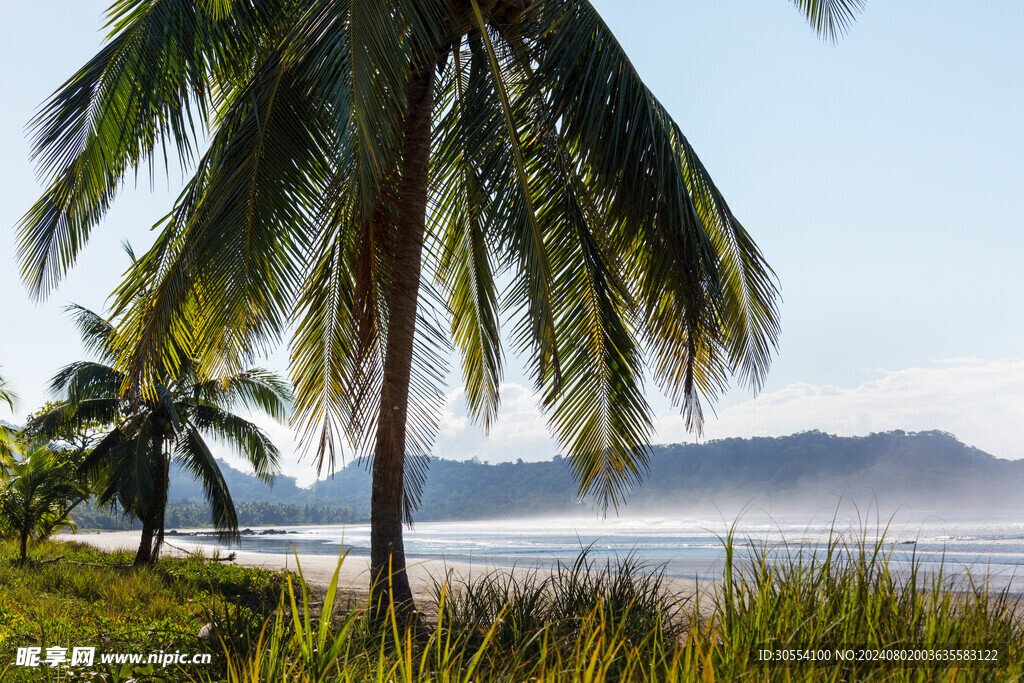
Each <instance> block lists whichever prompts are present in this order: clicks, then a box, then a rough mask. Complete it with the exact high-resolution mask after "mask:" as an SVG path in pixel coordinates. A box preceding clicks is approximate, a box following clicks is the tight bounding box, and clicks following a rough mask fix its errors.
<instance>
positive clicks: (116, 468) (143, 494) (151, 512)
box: [30, 306, 291, 565]
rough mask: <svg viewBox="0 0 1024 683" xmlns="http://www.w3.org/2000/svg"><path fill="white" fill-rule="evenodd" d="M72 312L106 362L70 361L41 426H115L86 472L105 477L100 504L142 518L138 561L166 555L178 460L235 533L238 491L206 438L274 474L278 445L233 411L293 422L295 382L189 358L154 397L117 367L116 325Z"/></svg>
mask: <svg viewBox="0 0 1024 683" xmlns="http://www.w3.org/2000/svg"><path fill="white" fill-rule="evenodd" d="M69 311H70V312H71V313H72V315H73V318H74V320H75V322H76V324H77V326H78V328H79V330H80V331H81V334H82V339H83V341H84V343H85V345H86V347H87V348H89V349H90V350H91V351H92V352H93V353H94V354H95V355H97V356H98V359H99V360H98V362H92V361H82V362H78V363H72V364H71V365H68V366H67V367H65V368H63V369H62V370H61V371H60V372H58V373H57V375H55V376H54V378H53V380H52V381H51V386H50V389H51V391H52V392H54V393H55V394H58V395H62V396H63V400H62V401H61V402H59V403H56V404H54V405H53V406H51V408H50V409H49V410H47V411H45V412H43V413H41V414H39V415H37V416H36V417H35V419H34V420H33V421H32V423H31V425H30V426H31V429H32V430H33V432H34V433H38V434H41V435H44V436H49V435H53V434H57V433H61V432H65V433H66V432H67V431H69V430H74V429H75V428H78V427H81V426H84V425H89V424H95V423H100V424H105V425H108V426H109V431H108V432H107V433H106V434H105V435H103V436H102V437H101V438H100V439H99V440H98V441H97V442H96V444H95V445H94V446H93V447H92V449H91V451H90V452H89V453H88V454H87V455H86V456H85V458H84V460H83V462H82V464H81V465H80V467H79V470H80V472H82V473H88V474H90V475H92V476H93V477H95V478H96V479H97V480H98V481H99V482H100V490H99V495H98V498H97V500H98V502H99V503H100V504H101V505H120V506H121V508H122V509H123V510H124V511H125V513H127V514H130V515H132V516H134V517H136V518H137V519H138V520H139V521H140V522H141V523H142V538H141V540H140V543H139V549H138V552H137V553H136V556H135V563H136V565H143V564H152V563H153V562H155V561H156V559H157V558H158V556H159V551H160V546H161V545H162V544H163V537H164V515H165V512H166V508H167V491H168V487H169V484H170V472H171V464H172V462H177V463H179V464H180V465H181V466H182V467H183V468H184V469H186V470H187V471H188V472H189V473H191V474H192V475H193V476H194V477H196V479H198V480H199V481H200V482H201V483H202V485H203V491H204V493H205V495H206V500H207V502H208V503H209V504H210V507H211V509H212V511H213V522H214V526H215V527H216V528H217V530H218V531H220V532H221V535H222V538H224V539H230V538H237V534H238V518H237V515H236V513H235V507H234V503H233V501H232V499H231V493H230V491H229V490H228V487H227V484H226V482H225V481H224V477H223V475H222V473H221V471H220V467H219V466H218V464H217V461H216V459H215V458H214V456H213V453H212V452H211V451H210V448H209V445H208V444H207V442H206V437H207V436H214V437H216V438H219V439H221V440H222V441H224V442H226V443H228V444H230V445H231V446H233V447H234V449H235V450H236V451H237V452H238V453H240V454H241V455H243V456H244V457H245V458H246V459H247V460H248V462H249V463H250V464H251V465H252V467H253V470H254V471H255V473H256V476H258V477H259V478H260V479H262V480H263V481H266V482H268V483H269V482H272V481H273V476H274V473H275V472H276V470H277V469H278V451H277V448H276V447H275V446H274V444H273V443H272V442H271V441H270V439H269V438H268V437H267V436H266V434H264V433H263V431H262V430H261V429H260V428H259V427H257V426H256V425H255V424H253V423H252V422H250V421H248V420H246V419H243V418H242V417H239V416H238V415H235V414H233V413H232V412H230V409H231V408H232V407H233V406H235V405H241V406H244V407H246V408H248V409H249V410H253V411H262V412H265V413H267V414H268V415H270V416H271V417H273V418H275V419H277V420H285V419H286V417H287V414H288V410H289V403H290V401H291V391H290V389H289V387H288V386H287V384H286V383H284V382H283V381H282V380H280V379H279V378H278V377H277V376H276V375H274V374H273V373H270V372H268V371H266V370H262V369H258V368H256V369H250V370H245V371H242V372H236V373H233V374H229V375H228V376H226V377H221V378H217V379H214V378H211V377H208V376H205V375H203V374H202V373H200V372H199V371H198V370H197V368H196V366H195V365H193V364H191V363H185V364H183V365H180V366H179V367H178V368H177V370H176V372H175V373H174V374H170V373H167V372H163V371H158V372H157V373H156V374H155V377H154V378H153V380H154V387H155V391H154V392H153V394H152V396H151V397H149V398H145V397H140V396H126V395H124V394H123V393H122V388H123V386H124V385H125V376H124V375H123V374H122V373H120V372H118V371H117V370H116V369H114V367H113V360H114V359H113V353H114V350H113V349H114V347H113V343H114V341H115V337H116V330H115V328H114V326H113V325H112V324H111V323H110V322H109V321H107V320H105V319H103V318H102V317H100V316H99V315H97V314H96V313H94V312H92V311H90V310H88V309H86V308H82V307H80V306H71V307H69Z"/></svg>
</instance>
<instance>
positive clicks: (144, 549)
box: [135, 519, 154, 567]
mask: <svg viewBox="0 0 1024 683" xmlns="http://www.w3.org/2000/svg"><path fill="white" fill-rule="evenodd" d="M153 530H154V529H153V522H152V521H150V520H148V519H147V520H143V522H142V539H141V540H140V541H139V549H138V551H136V553H135V566H136V567H141V566H143V565H147V564H150V563H151V560H152V556H153Z"/></svg>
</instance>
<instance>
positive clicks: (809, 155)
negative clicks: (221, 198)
mask: <svg viewBox="0 0 1024 683" xmlns="http://www.w3.org/2000/svg"><path fill="white" fill-rule="evenodd" d="M595 4H596V5H597V7H598V9H599V10H600V11H601V12H602V13H603V14H604V16H605V18H606V20H607V21H608V23H609V24H610V25H611V26H612V28H613V30H614V31H615V33H616V35H617V36H618V37H619V39H620V41H621V42H622V43H623V45H624V47H625V48H626V50H627V52H628V53H629V54H630V55H631V57H632V59H633V61H634V64H635V66H636V67H637V69H638V70H639V71H640V73H641V75H642V76H643V77H644V79H645V81H646V82H647V84H648V85H649V86H650V87H651V89H652V90H653V91H654V92H655V93H656V94H657V95H658V97H659V98H660V99H661V100H662V101H663V102H664V103H665V105H666V106H667V107H668V109H669V111H670V112H672V114H673V116H674V117H675V118H676V120H677V121H678V122H679V123H680V125H681V126H682V128H683V130H684V131H685V132H686V134H687V136H688V137H689V139H690V141H691V142H692V143H693V144H694V146H695V147H696V149H697V151H698V153H699V154H700V156H701V158H702V160H703V161H704V163H705V164H706V165H707V167H708V168H709V169H710V171H711V173H712V175H713V177H714V178H715V179H716V181H717V183H718V185H719V187H720V188H721V189H722V190H723V192H724V193H725V195H726V197H727V199H728V200H729V202H730V204H731V205H732V207H733V209H734V211H735V212H736V214H737V215H738V216H739V217H740V219H741V220H742V221H743V222H744V224H745V225H746V226H747V228H748V229H749V230H750V231H751V233H752V234H753V235H754V237H755V239H756V240H757V241H758V243H759V244H760V246H761V247H762V249H763V250H764V252H765V254H766V256H767V257H768V260H769V262H770V263H771V264H772V266H773V267H774V268H775V270H776V272H777V273H778V276H779V279H780V282H781V286H782V294H783V299H784V301H783V304H782V329H783V334H782V339H781V351H780V354H779V356H778V358H777V359H776V361H775V363H774V365H773V368H772V371H771V374H770V376H769V379H768V382H767V385H766V386H765V389H764V391H763V392H762V394H761V396H759V397H757V398H756V399H755V398H754V397H753V396H752V395H751V394H750V393H749V392H747V391H743V390H739V389H735V390H733V391H732V392H730V393H729V395H728V396H726V397H725V399H724V400H723V401H722V402H720V403H719V405H718V406H717V411H718V418H717V419H716V418H715V417H714V416H713V415H710V416H709V417H710V419H709V422H708V425H707V430H706V436H707V437H708V438H720V437H726V436H750V435H753V434H784V433H790V432H793V431H800V430H803V429H812V428H820V429H823V430H826V431H832V432H837V433H844V434H863V433H868V432H870V431H878V430H881V429H891V428H903V429H908V430H921V429H943V430H947V431H951V432H953V433H955V434H957V435H958V436H960V437H961V438H962V439H963V440H964V441H966V442H968V443H970V444H972V445H977V446H978V447H980V448H983V449H985V450H988V451H989V452H992V453H994V454H995V455H999V456H1001V457H1009V458H1019V457H1024V446H1022V445H1020V442H1021V439H1020V436H1021V434H1020V427H1019V425H1022V424H1024V360H1022V359H1024V348H1022V342H1021V340H1022V339H1024V316H1022V315H1021V313H1022V306H1021V303H1020V301H1019V299H1018V297H1019V296H1020V294H1021V292H1022V291H1024V268H1022V267H1021V265H1020V263H1019V260H1020V258H1021V254H1022V252H1024V236H1022V230H1021V227H1022V225H1021V223H1022V219H1021V208H1022V206H1021V204H1022V203H1024V200H1022V197H1024V193H1022V192H1021V189H1020V188H1021V187H1022V186H1024V166H1022V163H1021V160H1022V159H1024V127H1022V126H1021V125H1020V121H1021V120H1022V118H1024V117H1022V115H1024V89H1022V88H1021V86H1020V74H1021V70H1022V67H1024V49H1022V47H1021V41H1020V36H1022V35H1024V5H1022V4H1021V3H1017V2H1011V1H1010V0H1005V1H1002V2H995V1H993V2H986V3H964V2H962V1H960V2H953V1H946V0H941V1H935V2H924V1H923V0H918V1H913V2H903V3H889V2H881V1H879V0H869V2H868V6H867V11H866V13H865V14H864V15H863V16H862V17H861V18H860V20H859V21H858V22H857V23H856V24H855V25H854V26H853V29H852V31H851V33H850V35H849V36H847V37H846V38H845V39H843V40H842V41H841V42H840V43H839V44H838V45H837V46H835V47H833V46H831V45H830V44H828V43H823V42H821V41H820V40H818V39H817V38H816V37H815V36H814V34H813V32H812V31H811V30H810V29H809V28H808V27H807V26H806V24H805V23H804V22H803V20H802V19H801V17H800V16H799V15H798V13H797V11H796V10H795V9H794V8H793V7H792V5H791V3H789V2H786V1H785V0H736V1H735V2H729V3H722V2H712V1H711V0H687V1H685V2H680V1H678V0H676V1H673V2H660V1H645V2H636V3H621V2H611V1H610V0H600V1H598V2H596V3H595ZM104 7H105V3H104V2H96V1H95V0H81V1H75V2H71V1H60V2H58V1H50V2H39V3H16V4H15V5H14V6H13V7H11V8H8V9H7V11H6V19H7V21H6V22H5V26H4V28H3V29H2V30H3V40H2V41H0V50H2V51H3V59H2V60H0V63H2V64H3V65H4V66H3V72H2V79H3V80H2V91H3V92H4V93H5V94H6V95H7V97H6V102H5V106H4V107H3V108H2V110H0V150H2V153H0V183H2V187H3V188H4V194H3V201H2V202H0V301H2V302H3V303H2V305H0V316H2V320H3V323H4V324H3V329H4V331H3V333H2V335H0V366H2V368H3V373H4V375H5V376H6V377H8V378H9V379H10V380H11V381H12V382H13V383H14V384H15V385H16V387H17V389H18V390H19V392H20V393H21V395H22V397H23V400H22V402H21V405H20V406H19V410H18V412H17V413H16V414H15V416H14V417H15V418H20V417H22V416H23V415H24V413H25V412H26V411H28V410H31V409H33V408H34V407H35V406H37V405H38V404H39V403H40V402H41V401H42V400H44V395H43V391H42V388H43V385H44V383H45V380H46V378H48V377H49V376H50V375H51V374H52V373H53V372H54V371H55V370H56V369H57V368H58V367H59V366H61V365H62V364H64V363H67V362H70V361H72V360H75V359H77V358H79V357H80V355H81V349H80V348H79V345H78V342H77V335H76V334H75V332H74V330H73V329H72V328H71V326H70V325H69V324H68V322H67V320H66V318H65V317H64V316H63V315H62V314H61V311H60V309H61V306H63V305H64V304H65V303H66V302H68V301H75V302H77V303H81V304H85V305H88V306H90V307H93V308H96V309H102V307H103V305H104V301H105V298H106V296H107V294H108V292H109V291H110V290H111V289H112V287H113V286H114V285H115V284H116V282H117V278H118V276H119V274H120V273H121V271H122V270H123V268H124V266H125V260H124V257H123V256H122V254H121V252H120V249H119V247H118V243H119V242H120V240H121V239H122V238H125V237H128V238H130V239H131V240H132V242H133V243H134V244H136V245H137V246H139V247H142V246H145V245H146V244H148V242H149V240H150V239H151V235H150V233H149V232H148V228H149V226H150V225H151V224H152V223H153V222H154V220H155V219H156V218H158V217H159V216H160V215H162V214H163V213H164V212H165V211H166V209H167V207H168V206H169V202H170V200H171V197H172V196H173V194H174V192H175V190H176V188H177V186H178V183H179V182H180V180H179V179H178V178H172V179H171V180H170V182H168V181H166V180H165V179H163V178H160V177H158V178H157V189H156V191H155V192H153V193H150V191H149V180H148V175H147V174H146V173H145V172H144V173H143V174H142V175H141V176H140V182H139V187H138V189H135V190H133V189H131V188H129V189H128V190H127V191H125V192H123V193H122V195H121V197H120V198H119V200H118V201H117V203H116V204H115V208H114V209H113V210H112V211H111V212H110V214H109V216H108V218H107V219H106V221H105V222H104V224H103V225H102V226H101V227H100V228H99V229H98V230H96V231H95V232H94V235H93V238H92V241H91V243H90V245H89V247H88V248H87V249H86V250H85V252H84V253H83V255H82V257H81V258H80V259H79V263H78V265H77V266H76V267H75V269H74V270H73V271H72V273H71V275H70V276H69V277H68V278H67V279H66V280H65V282H64V284H63V286H62V287H61V289H60V290H59V291H58V292H57V293H56V294H55V295H54V296H53V297H51V299H50V300H49V301H47V302H45V303H43V304H40V305H36V304H34V303H32V302H30V301H29V300H28V298H27V296H26V295H25V292H24V289H23V288H22V286H21V284H20V281H19V279H18V276H17V270H16V265H15V261H14V247H13V244H14V239H13V225H14V224H15V223H16V222H17V220H18V219H19V217H20V216H21V215H22V214H23V213H24V211H25V210H26V209H27V208H28V207H29V205H30V204H31V202H32V201H33V200H34V199H35V197H36V196H37V195H38V194H39V192H40V189H41V188H40V186H39V185H38V184H37V183H36V180H35V178H34V173H33V169H32V166H31V164H30V163H29V160H28V151H29V150H28V143H27V141H26V139H25V136H24V132H23V131H24V126H25V123H26V122H27V121H28V120H29V119H30V117H31V115H32V112H33V111H34V109H35V108H36V107H37V106H38V105H39V104H40V103H41V102H42V101H43V100H44V99H45V98H46V96H47V95H48V94H49V93H50V92H52V90H53V89H55V88H56V87H57V86H58V85H59V84H60V83H61V82H62V81H63V79H65V78H66V77H67V76H68V75H70V74H71V72H72V71H73V70H74V69H75V68H76V67H78V66H79V65H80V64H82V63H83V62H84V61H85V60H86V59H88V58H89V57H90V56H91V55H92V54H93V53H94V52H95V51H96V49H97V48H98V47H99V45H100V43H101V39H102V32H101V31H100V27H101V26H102V14H103V10H104ZM168 188H169V189H170V192H169V191H168ZM285 359H286V353H285V352H284V351H282V352H279V353H278V354H276V355H275V356H274V357H273V358H271V359H270V360H269V361H268V362H269V363H270V364H271V365H275V366H276V367H279V368H281V369H284V365H285ZM506 380H507V383H508V384H507V386H506V392H505V401H504V403H503V410H502V413H501V416H500V420H499V423H498V425H497V427H496V428H495V430H494V431H493V432H492V434H491V435H490V436H489V437H487V436H485V435H483V434H482V433H481V432H480V431H479V430H478V429H477V428H475V427H473V426H472V425H471V424H469V423H468V421H467V420H466V419H465V410H464V405H463V402H462V398H461V395H460V393H459V389H458V387H459V384H458V383H459V378H458V376H457V375H456V374H453V375H452V376H451V386H450V398H451V401H450V405H449V408H448V410H447V411H446V413H445V418H444V421H443V422H442V426H441V427H442V429H441V435H440V437H439V442H438V448H437V452H438V454H439V455H441V456H443V457H453V458H459V459H462V458H468V457H471V456H473V455H478V456H479V457H481V458H482V459H490V460H500V459H509V458H512V459H514V458H517V457H523V458H524V459H532V458H543V457H550V456H551V455H553V454H554V453H556V452H557V447H556V445H555V444H553V443H552V442H551V441H550V439H548V438H547V436H546V431H545V428H544V424H543V421H542V419H541V418H540V416H539V415H538V414H537V411H536V403H535V400H534V399H533V396H532V394H531V393H530V391H529V389H528V388H527V382H526V381H525V379H524V377H523V375H522V373H521V372H520V371H519V370H518V369H517V367H516V363H515V359H514V357H512V358H510V371H509V373H508V375H507V377H506ZM650 400H651V402H652V404H653V405H654V407H655V409H656V411H657V412H658V415H659V418H658V436H657V437H656V438H655V441H659V442H662V441H679V440H683V439H686V438H688V436H687V435H686V434H685V432H684V430H683V429H682V426H681V421H680V420H679V418H678V417H677V416H676V415H675V414H674V413H673V412H672V411H671V409H670V407H669V406H668V404H667V402H665V401H664V400H662V399H661V398H660V397H658V396H657V395H656V394H655V393H654V392H653V390H652V394H651V397H650ZM3 417H10V416H3ZM273 433H274V436H275V438H276V439H277V440H278V441H279V443H280V445H281V446H282V448H283V449H284V450H286V451H289V450H290V446H289V444H288V442H289V441H290V436H289V434H288V431H287V430H286V429H283V428H274V429H273ZM292 460H293V459H291V458H290V459H289V464H288V466H287V468H286V471H289V472H291V473H295V474H300V475H305V476H308V472H310V465H309V463H308V462H304V463H294V462H292Z"/></svg>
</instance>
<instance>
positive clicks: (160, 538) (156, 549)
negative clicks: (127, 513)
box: [149, 455, 171, 564]
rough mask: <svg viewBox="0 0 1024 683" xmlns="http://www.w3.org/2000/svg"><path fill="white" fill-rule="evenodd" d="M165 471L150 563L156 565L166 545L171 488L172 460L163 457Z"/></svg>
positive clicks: (160, 481)
mask: <svg viewBox="0 0 1024 683" xmlns="http://www.w3.org/2000/svg"><path fill="white" fill-rule="evenodd" d="M162 461H163V470H162V472H161V477H160V479H159V488H158V489H157V490H158V491H159V492H160V493H159V494H158V495H159V496H160V500H159V504H158V505H157V510H156V518H155V519H154V527H155V528H156V539H155V540H154V541H153V552H152V553H150V556H149V563H150V564H155V563H156V561H157V559H159V557H160V548H161V546H163V544H164V518H165V517H166V516H167V493H168V489H169V488H170V486H171V459H170V456H167V455H163V456H162Z"/></svg>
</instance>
